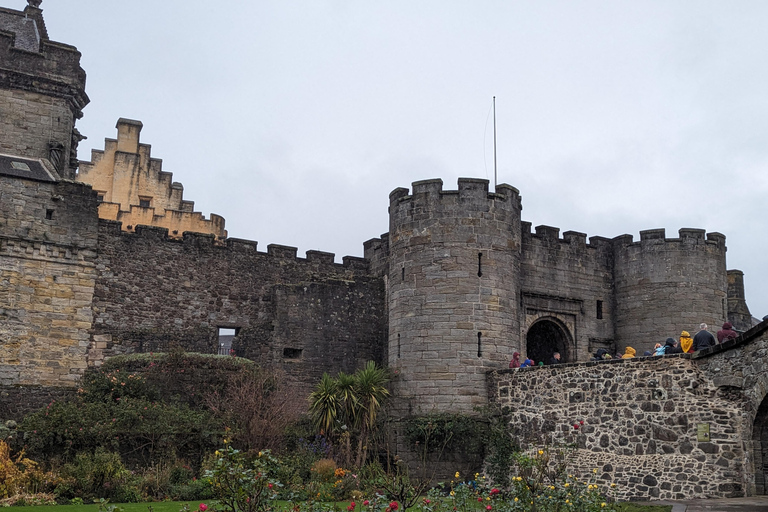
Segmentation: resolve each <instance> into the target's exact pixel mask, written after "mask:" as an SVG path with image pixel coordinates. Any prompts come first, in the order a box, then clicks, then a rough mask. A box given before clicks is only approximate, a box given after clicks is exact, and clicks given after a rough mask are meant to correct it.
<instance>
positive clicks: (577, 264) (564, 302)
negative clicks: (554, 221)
mask: <svg viewBox="0 0 768 512" xmlns="http://www.w3.org/2000/svg"><path fill="white" fill-rule="evenodd" d="M559 232H560V230H559V229H558V228H553V227H549V226H537V227H536V232H535V233H531V224H530V223H529V222H523V227H522V235H523V236H522V242H523V244H522V263H521V270H520V273H521V281H522V308H521V314H522V321H521V330H520V333H519V334H518V336H519V338H520V339H521V340H523V342H522V343H521V347H520V348H521V349H522V350H520V352H521V353H523V354H525V343H524V341H525V336H526V332H528V330H529V329H530V327H531V326H532V325H533V324H534V323H535V322H536V321H538V320H540V319H544V318H546V319H550V320H552V319H556V321H558V322H560V323H561V325H563V326H564V327H565V328H566V329H568V331H569V334H570V335H571V337H572V339H571V340H569V341H570V342H571V343H570V344H569V346H568V347H567V348H566V353H565V354H562V356H563V360H565V361H583V360H586V359H589V357H590V354H591V353H594V351H595V350H597V348H602V347H609V348H612V347H613V344H614V320H615V317H614V312H613V300H612V297H613V252H612V250H611V243H610V240H608V239H606V238H601V237H592V238H590V240H589V244H587V236H586V235H585V234H584V233H578V232H575V231H566V232H565V233H563V237H562V238H560V237H559ZM598 301H599V302H600V305H599V306H598ZM598 310H599V311H598Z"/></svg>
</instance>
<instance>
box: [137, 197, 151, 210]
mask: <svg viewBox="0 0 768 512" xmlns="http://www.w3.org/2000/svg"><path fill="white" fill-rule="evenodd" d="M151 204H152V198H151V197H144V196H139V206H141V207H142V208H149V207H150V205H151Z"/></svg>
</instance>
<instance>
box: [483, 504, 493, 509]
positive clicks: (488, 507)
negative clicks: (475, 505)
mask: <svg viewBox="0 0 768 512" xmlns="http://www.w3.org/2000/svg"><path fill="white" fill-rule="evenodd" d="M492 508H493V507H492V506H490V505H488V506H487V507H485V510H491V509H492Z"/></svg>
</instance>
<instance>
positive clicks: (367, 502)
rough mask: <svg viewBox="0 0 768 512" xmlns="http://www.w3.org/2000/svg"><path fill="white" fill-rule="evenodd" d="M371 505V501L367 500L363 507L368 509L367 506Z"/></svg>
mask: <svg viewBox="0 0 768 512" xmlns="http://www.w3.org/2000/svg"><path fill="white" fill-rule="evenodd" d="M370 503H371V502H370V501H368V500H365V501H364V502H363V506H365V507H367V506H368V505H369V504H370Z"/></svg>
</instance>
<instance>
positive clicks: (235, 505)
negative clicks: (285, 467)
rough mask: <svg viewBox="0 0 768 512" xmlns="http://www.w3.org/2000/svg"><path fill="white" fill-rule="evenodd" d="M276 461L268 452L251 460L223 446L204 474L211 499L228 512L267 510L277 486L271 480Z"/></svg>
mask: <svg viewBox="0 0 768 512" xmlns="http://www.w3.org/2000/svg"><path fill="white" fill-rule="evenodd" d="M277 463H278V462H277V460H276V459H275V458H274V457H272V455H271V453H270V452H269V451H266V450H265V451H263V452H259V453H258V454H257V455H254V456H252V457H248V456H246V455H245V454H244V453H243V452H241V451H240V450H235V449H234V448H232V446H231V445H229V444H228V445H227V446H226V447H225V448H223V449H221V450H217V451H216V452H215V458H214V459H213V467H212V468H211V469H209V470H207V471H206V472H205V477H206V478H208V479H209V480H210V482H211V485H212V486H213V491H214V495H215V497H216V498H217V499H218V500H219V503H220V505H221V506H223V507H224V510H227V511H229V512H240V511H242V512H256V511H263V510H270V509H271V507H272V502H273V501H274V500H275V498H277V489H278V487H279V486H280V483H279V482H277V481H276V480H274V479H273V478H271V476H270V475H271V474H272V473H273V472H274V470H275V467H276V466H277Z"/></svg>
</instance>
